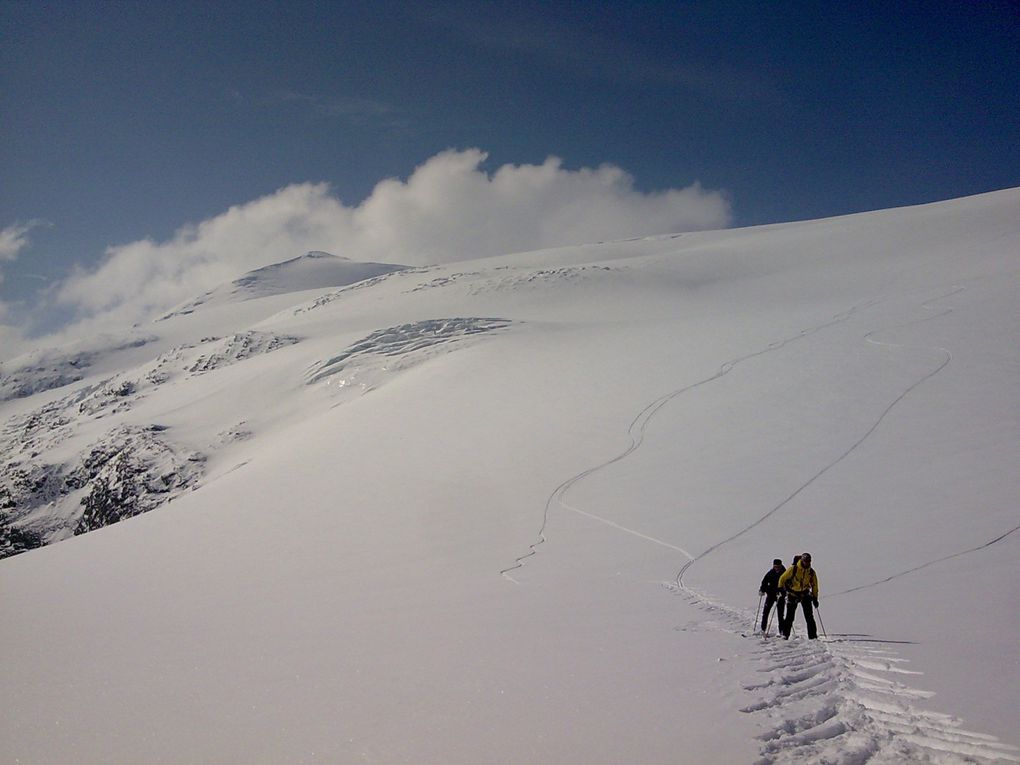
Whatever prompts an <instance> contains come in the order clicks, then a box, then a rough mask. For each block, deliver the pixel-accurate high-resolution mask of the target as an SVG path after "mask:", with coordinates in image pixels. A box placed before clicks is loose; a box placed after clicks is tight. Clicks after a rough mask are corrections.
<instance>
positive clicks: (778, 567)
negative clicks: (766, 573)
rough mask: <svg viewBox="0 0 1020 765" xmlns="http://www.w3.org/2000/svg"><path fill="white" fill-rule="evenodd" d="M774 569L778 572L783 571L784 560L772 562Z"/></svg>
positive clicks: (779, 559) (778, 559) (777, 559)
mask: <svg viewBox="0 0 1020 765" xmlns="http://www.w3.org/2000/svg"><path fill="white" fill-rule="evenodd" d="M772 568H774V569H775V570H776V571H782V570H783V559H782V558H776V559H775V560H774V561H772Z"/></svg>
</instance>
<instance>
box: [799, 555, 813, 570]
mask: <svg viewBox="0 0 1020 765" xmlns="http://www.w3.org/2000/svg"><path fill="white" fill-rule="evenodd" d="M800 565H801V566H803V567H804V568H811V553H801V554H800Z"/></svg>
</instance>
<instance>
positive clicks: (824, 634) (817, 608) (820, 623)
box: [815, 606, 829, 640]
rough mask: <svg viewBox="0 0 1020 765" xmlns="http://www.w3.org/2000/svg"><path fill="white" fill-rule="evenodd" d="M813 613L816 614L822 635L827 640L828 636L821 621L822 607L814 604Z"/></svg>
mask: <svg viewBox="0 0 1020 765" xmlns="http://www.w3.org/2000/svg"><path fill="white" fill-rule="evenodd" d="M815 613H816V614H818V625H819V626H820V627H821V628H822V637H823V638H825V639H826V640H828V639H829V636H828V635H827V634H826V632H825V622H823V621H822V609H820V608H819V607H818V606H815Z"/></svg>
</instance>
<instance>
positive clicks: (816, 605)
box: [811, 598, 818, 608]
mask: <svg viewBox="0 0 1020 765" xmlns="http://www.w3.org/2000/svg"><path fill="white" fill-rule="evenodd" d="M811 602H812V603H813V604H814V606H815V608H818V598H811Z"/></svg>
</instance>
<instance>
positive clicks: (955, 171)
mask: <svg viewBox="0 0 1020 765" xmlns="http://www.w3.org/2000/svg"><path fill="white" fill-rule="evenodd" d="M0 34H2V37H0V78H2V79H0V93H2V95H0V109H2V111H0V125H2V127H0V131H2V133H0V135H2V149H0V152H2V153H0V231H2V236H0V324H4V323H5V324H6V325H7V326H8V327H9V328H10V327H20V329H19V330H18V331H19V332H21V333H29V334H31V333H33V332H34V333H38V332H40V331H42V330H43V329H47V328H52V325H53V324H59V323H60V322H61V321H65V320H70V319H72V318H75V317H78V316H80V313H81V310H82V306H81V305H80V304H74V305H71V304H68V302H67V300H66V299H65V300H63V301H61V300H57V299H56V298H55V296H56V295H57V293H58V292H59V291H60V290H61V289H63V288H64V286H66V282H67V280H68V279H73V278H74V275H75V273H78V274H81V273H85V272H89V273H93V274H94V273H96V271H97V269H101V267H102V265H103V264H104V263H105V262H107V261H108V260H109V259H110V258H111V257H112V256H113V255H115V254H116V253H117V252H121V251H122V250H123V249H124V248H125V247H127V246H133V245H135V244H137V243H140V242H150V243H152V242H155V243H166V242H169V241H170V240H172V239H174V238H175V237H176V238H177V239H180V234H181V231H182V227H184V226H186V225H187V224H193V225H195V226H199V225H200V224H202V222H204V221H209V220H210V219H214V218H216V216H220V215H222V214H223V213H224V212H225V211H227V210H228V208H231V207H232V206H239V205H240V206H243V205H246V204H249V203H252V202H253V201H254V200H259V199H262V198H265V197H267V196H271V195H274V194H276V193H277V192H278V190H280V189H284V188H285V187H288V186H290V185H293V184H326V185H327V188H328V192H326V193H327V194H328V196H329V197H330V199H332V200H334V201H335V202H338V203H339V204H340V205H342V206H343V209H344V210H354V209H355V208H358V206H359V205H361V204H362V203H363V202H365V201H366V200H367V199H369V198H370V197H371V196H372V195H373V194H374V193H375V191H374V190H376V189H377V184H378V183H379V182H380V181H382V180H384V179H387V178H397V179H402V181H407V180H408V179H410V178H411V177H412V176H413V174H414V173H415V168H419V167H421V166H422V165H424V164H426V163H428V162H429V161H430V159H432V158H435V157H437V156H439V155H441V154H442V153H443V152H445V151H447V150H450V149H452V150H455V151H458V152H467V151H468V150H471V149H474V148H477V149H479V150H481V152H484V154H482V155H480V157H481V158H480V159H478V162H477V163H476V165H475V167H474V169H473V170H472V169H470V168H467V169H465V168H464V167H463V166H462V167H461V168H460V170H459V172H461V173H462V174H463V173H467V174H468V175H470V174H471V173H474V174H475V175H472V176H471V178H472V179H473V180H474V181H477V180H478V178H477V174H479V173H480V174H481V175H482V176H483V179H484V176H486V175H488V176H490V177H494V176H495V174H497V173H498V172H499V171H500V169H501V168H506V167H509V168H511V169H513V168H516V169H517V170H518V171H519V172H518V176H520V177H523V175H525V173H523V169H525V168H531V167H533V166H534V167H541V166H543V163H545V162H546V160H547V158H549V157H556V158H558V159H559V160H560V165H559V168H560V173H559V175H556V176H555V178H553V176H550V175H549V173H546V176H547V180H548V183H550V184H552V183H556V184H559V185H558V186H557V188H560V189H561V191H560V192H558V194H559V196H557V197H556V199H560V200H567V199H568V198H569V199H572V200H573V204H574V206H575V207H576V206H577V205H578V204H582V203H585V202H586V201H587V200H588V199H589V198H590V195H589V194H588V193H587V192H585V193H582V194H581V195H580V196H579V197H578V198H576V199H575V198H573V197H571V195H572V194H574V193H575V192H574V191H572V190H571V189H576V188H577V187H578V186H579V185H580V186H584V184H585V183H595V181H591V174H592V173H596V174H597V173H598V168H600V167H601V166H603V165H610V166H612V168H613V169H619V170H621V171H623V173H624V174H625V176H626V177H625V178H624V179H623V181H620V180H619V179H615V180H614V179H610V181H609V183H613V184H618V185H617V186H616V187H615V191H613V193H612V197H613V199H614V200H616V201H615V202H614V203H612V204H616V207H617V208H618V209H620V210H625V211H629V210H640V209H643V208H644V207H647V206H649V205H652V204H653V203H655V202H656V200H657V199H658V197H656V196H655V195H656V194H661V193H666V192H668V191H671V190H673V191H682V190H686V189H689V188H691V187H692V184H695V183H699V184H700V186H699V187H695V189H696V190H697V189H703V190H704V192H705V194H706V195H709V196H711V195H717V196H711V199H710V200H709V201H712V200H716V198H717V197H718V198H723V199H725V203H726V209H725V210H724V211H722V212H718V213H717V214H714V215H709V216H707V217H704V218H703V219H701V224H702V227H704V226H714V225H754V224H759V223H768V222H778V221H789V220H799V219H808V218H816V217H825V216H831V215H838V214H843V213H849V212H856V211H863V210H870V209H879V208H886V207H893V206H900V205H908V204H916V203H922V202H928V201H935V200H940V199H948V198H953V197H959V196H965V195H968V194H975V193H980V192H985V191H992V190H996V189H1001V188H1007V187H1012V186H1018V185H1020V149H1018V145H1020V142H1018V141H1017V136H1020V95H1018V93H1020V5H1018V4H1017V3H1015V2H1004V1H998V2H997V1H991V2H981V3H973V2H938V3H935V2H931V3H923V2H902V3H892V4H890V3H884V2H858V3H852V4H828V3H826V4H819V3H779V4H775V5H771V6H770V7H769V9H768V11H767V12H763V11H762V10H761V5H760V4H758V3H750V2H747V3H744V2H704V3H699V2H690V3H685V2H641V3H630V2H612V3H607V2H601V3H599V2H594V3H593V2H577V3H575V2H556V3H541V2H517V3H513V4H505V3H481V2H443V3H408V4H403V3H392V2H375V3H370V4H369V3H353V2H333V3H314V4H313V3H302V2H289V3H266V2H244V3H231V2H218V3H211V4H210V3H205V2H203V3H191V2H175V3H162V2H152V3H112V2H108V3H95V2H73V3H71V2H67V3H52V2H38V1H33V2H10V1H9V0H2V1H0ZM460 156H463V155H460ZM470 156H471V157H472V158H477V157H476V156H475V155H474V154H471V155H470ZM468 164H469V165H470V162H468ZM462 165H463V163H462ZM589 170H590V173H589V172H588V171H589ZM520 177H519V178H518V181H520ZM598 182H599V183H602V184H603V185H605V183H606V182H607V181H606V180H605V177H602V178H601V180H599V181H598ZM620 184H622V185H620ZM628 184H629V185H628ZM422 185H423V186H424V184H422ZM519 185H520V183H518V186H519ZM425 187H426V188H429V189H430V190H431V191H432V192H433V193H441V192H442V191H443V190H444V189H445V188H446V187H445V186H444V185H443V184H435V185H433V186H425ZM486 188H487V189H492V188H495V185H494V184H490V185H489V186H486ZM515 188H516V187H515ZM586 188H587V187H586ZM505 191H506V190H505V189H504V192H505ZM485 193H487V192H485ZM407 196H408V197H410V196H412V195H411V194H410V190H407ZM468 198H470V195H468ZM493 198H494V200H495V201H494V202H493V203H492V204H488V205H487V206H484V207H482V208H480V209H479V210H478V211H477V214H483V213H484V214H485V215H490V216H492V215H495V216H498V215H499V212H498V205H497V204H496V202H499V203H504V204H508V203H510V202H513V201H514V200H518V199H519V195H518V192H516V191H515V192H513V193H510V192H506V193H502V194H495V195H494V197H493ZM550 198H551V197H550ZM508 200H509V202H508ZM660 201H661V200H660ZM419 202H420V200H419ZM563 204H564V205H567V202H566V201H564V202H563ZM612 204H611V203H606V205H607V208H611V207H612ZM447 208H449V209H448V212H449V214H450V215H455V214H456V211H455V210H454V209H453V208H452V207H451V206H449V205H447ZM419 217H420V216H419ZM646 220H648V221H651V222H649V223H647V225H648V226H650V227H655V226H656V225H659V223H658V222H657V221H658V220H659V219H658V218H655V216H654V215H652V216H651V217H650V218H649V217H645V216H643V213H641V212H640V211H639V212H638V213H635V214H634V216H633V224H634V226H640V225H642V224H644V222H645V221H646ZM457 223H458V222H457V221H455V220H453V219H452V218H451V219H444V221H443V223H442V225H440V224H438V223H437V224H436V226H433V228H436V227H437V226H438V227H439V228H442V229H443V230H444V231H446V230H449V231H453V230H455V225H456V224H457ZM460 224H461V225H463V221H460ZM288 225H291V227H292V228H293V227H294V224H288ZM301 225H303V224H301ZM359 225H360V224H359ZM542 225H545V223H544V222H539V223H538V224H536V226H538V227H541V226H542ZM662 225H665V224H662ZM299 227H300V226H299ZM691 227H699V226H698V225H697V224H692V225H691ZM624 228H626V227H624ZM331 230H332V229H331ZM577 231H578V234H577V235H579V236H582V237H583V236H584V235H585V233H586V231H587V229H585V228H584V227H583V226H579V227H578V228H577ZM592 233H593V235H594V234H595V233H597V235H599V236H602V235H604V232H603V231H602V230H598V231H597V232H595V231H594V230H593V232H592ZM632 233H633V232H630V231H623V230H622V229H621V236H622V235H630V234H632ZM647 233H659V232H658V231H651V230H650V231H647ZM606 235H607V236H611V235H612V232H609V234H606ZM383 238H385V237H383ZM405 238H406V237H405ZM343 241H347V240H346V239H345V240H343ZM535 241H536V242H538V243H539V244H541V243H545V240H542V239H537V240H535ZM527 243H528V242H526V243H525V244H527ZM293 244H294V246H297V245H299V244H300V245H303V244H304V240H300V241H295V242H293ZM313 244H314V242H313ZM109 248H114V250H113V251H111V250H110V249H109ZM118 248H119V249H118ZM161 253H162V255H161V256H162V257H167V258H172V257H176V251H169V250H163V251H161ZM298 254H301V253H299V252H280V253H279V257H275V256H274V257H273V258H272V259H275V260H282V259H285V258H287V257H293V256H295V255H298ZM338 254H344V253H338ZM348 254H352V253H348ZM357 254H358V253H357V252H353V254H352V256H357ZM270 255H271V254H270V253H268V252H267V253H266V254H265V255H264V258H270ZM232 265H234V266H238V267H241V266H249V265H264V263H261V262H257V263H254V264H253V263H242V262H240V261H238V262H232ZM73 268H77V269H78V271H73V270H72V269H73ZM241 270H242V271H243V270H244V268H242V269H241ZM223 272H224V273H227V272H229V269H228V268H224V269H223ZM215 276H216V278H219V274H218V273H217V274H215ZM212 277H213V274H212V273H210V275H209V278H212ZM182 289H183V287H182ZM98 302H102V301H98ZM93 308H94V307H93ZM43 310H44V312H45V313H46V315H47V316H48V317H49V319H44V318H43V317H41V316H40V312H41V311H43ZM54 317H56V318H54ZM30 325H31V326H30ZM48 325H49V326H48ZM10 331H13V330H9V332H10ZM11 336H12V335H8V337H11ZM3 338H4V335H3V334H0V340H2V339H3Z"/></svg>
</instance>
